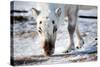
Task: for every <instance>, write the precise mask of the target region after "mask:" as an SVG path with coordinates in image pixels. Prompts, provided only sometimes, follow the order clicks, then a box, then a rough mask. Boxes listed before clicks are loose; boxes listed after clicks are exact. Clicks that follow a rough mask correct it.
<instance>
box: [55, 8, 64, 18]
mask: <svg viewBox="0 0 100 67" xmlns="http://www.w3.org/2000/svg"><path fill="white" fill-rule="evenodd" d="M55 13H56V15H57V16H60V15H61V13H62V11H61V8H57V9H56V11H55Z"/></svg>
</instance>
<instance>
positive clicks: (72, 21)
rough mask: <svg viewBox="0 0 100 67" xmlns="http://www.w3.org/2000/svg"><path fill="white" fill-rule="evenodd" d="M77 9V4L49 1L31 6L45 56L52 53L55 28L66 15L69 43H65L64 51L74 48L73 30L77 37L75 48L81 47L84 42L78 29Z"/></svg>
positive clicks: (56, 28)
mask: <svg viewBox="0 0 100 67" xmlns="http://www.w3.org/2000/svg"><path fill="white" fill-rule="evenodd" d="M78 10H79V9H78V6H77V5H65V4H51V3H50V4H48V3H38V4H37V9H36V8H32V12H33V16H35V17H36V22H37V31H38V33H39V36H40V38H41V45H42V48H43V50H44V55H45V56H50V55H52V54H53V53H54V48H55V40H56V35H57V30H58V27H59V26H60V23H63V22H64V18H65V17H66V16H67V17H68V32H69V45H68V44H67V47H66V51H65V52H69V51H71V50H72V49H75V46H74V38H73V34H74V32H75V31H76V34H77V38H78V44H77V47H76V48H81V47H82V45H83V43H84V42H83V39H82V37H81V36H80V32H79V30H78V23H77V17H78V15H77V14H78Z"/></svg>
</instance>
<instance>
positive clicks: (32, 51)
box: [13, 9, 97, 65]
mask: <svg viewBox="0 0 100 67" xmlns="http://www.w3.org/2000/svg"><path fill="white" fill-rule="evenodd" d="M79 15H85V16H87V15H89V16H97V10H96V9H92V10H80V11H79ZM15 22H19V21H15ZM35 23H36V22H35V21H34V20H29V21H26V22H25V21H24V22H19V23H16V24H14V25H13V35H14V38H13V41H14V44H13V47H14V58H15V59H16V57H27V56H34V55H35V56H36V55H37V56H38V55H42V54H43V52H42V49H41V47H40V46H41V45H40V38H39V36H38V34H37V32H36V24H35ZM78 24H79V30H80V32H81V34H82V37H83V39H84V42H85V44H84V45H83V47H82V48H81V49H76V50H74V51H72V52H70V53H68V57H67V56H66V55H65V56H63V57H62V56H57V57H51V58H50V59H49V60H47V61H44V62H37V63H34V62H35V61H34V62H32V63H29V64H31V65H34V64H51V63H69V62H80V61H91V60H96V59H97V53H94V52H97V41H96V40H95V38H97V19H89V18H78ZM67 25H68V23H67V22H63V23H62V24H61V26H60V27H59V29H58V31H57V39H56V43H55V45H56V47H55V53H54V55H60V54H64V53H62V52H63V51H64V50H65V49H66V46H67V44H68V30H67ZM75 44H76V37H75ZM84 53H86V54H84ZM89 53H93V54H91V55H90V54H89ZM69 54H72V55H69ZM41 59H43V58H42V57H40V58H37V60H41Z"/></svg>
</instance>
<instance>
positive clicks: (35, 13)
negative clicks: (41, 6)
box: [32, 8, 40, 16]
mask: <svg viewBox="0 0 100 67" xmlns="http://www.w3.org/2000/svg"><path fill="white" fill-rule="evenodd" d="M32 14H33V16H38V15H39V14H40V11H39V10H37V9H35V8H32Z"/></svg>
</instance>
